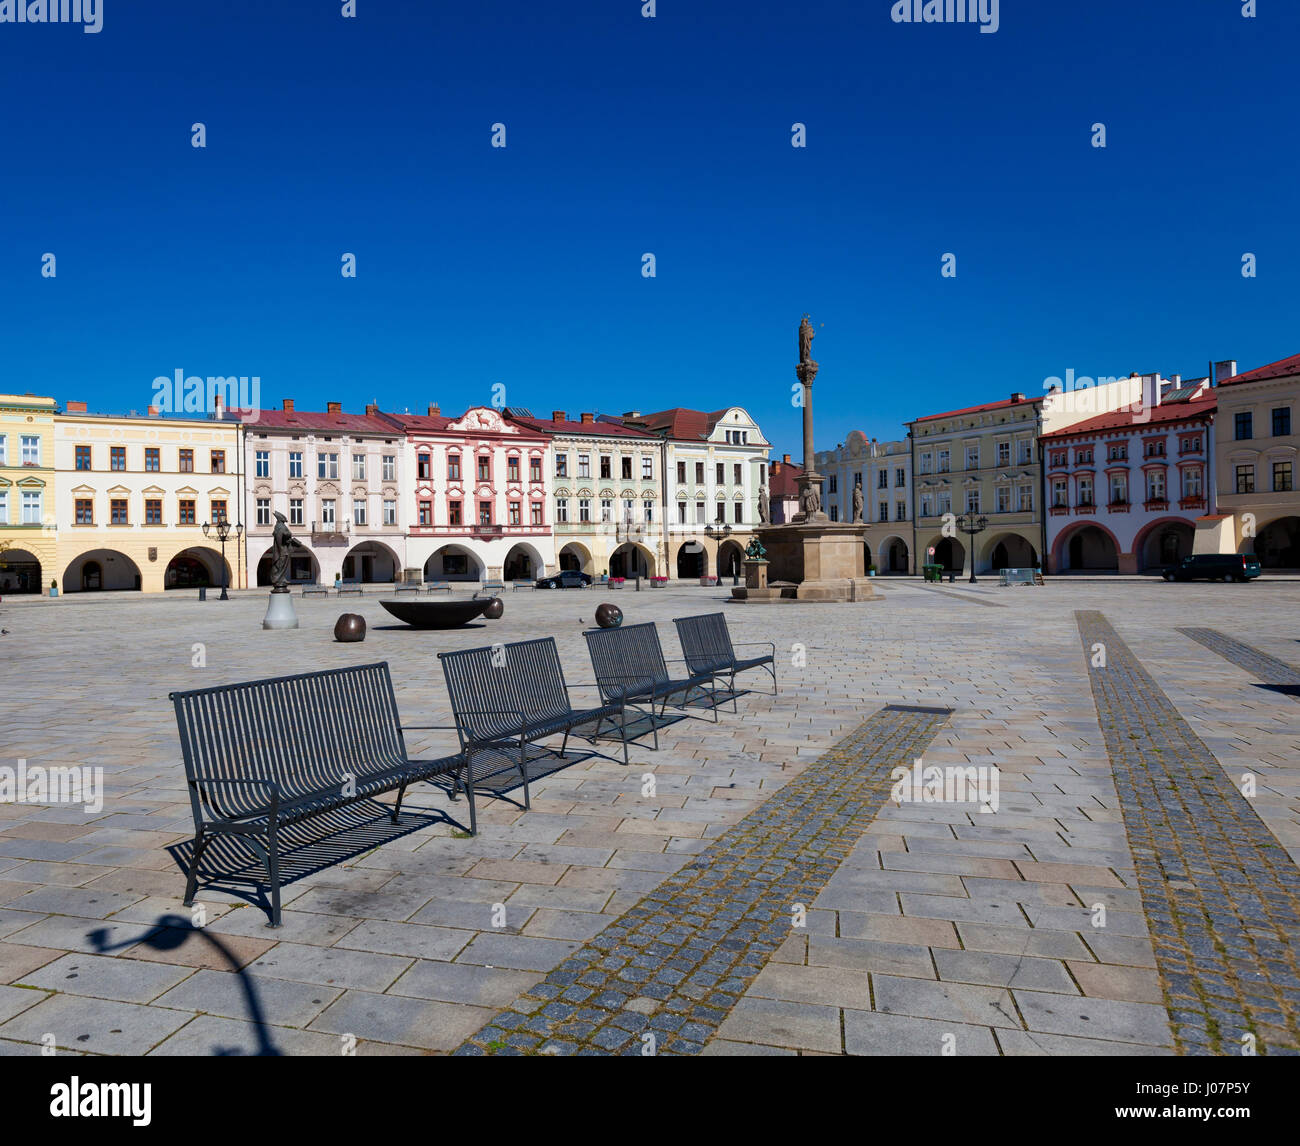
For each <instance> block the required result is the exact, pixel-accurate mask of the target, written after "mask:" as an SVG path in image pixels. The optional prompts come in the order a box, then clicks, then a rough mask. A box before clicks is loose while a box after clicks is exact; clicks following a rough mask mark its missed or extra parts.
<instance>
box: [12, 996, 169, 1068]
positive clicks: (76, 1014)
mask: <svg viewBox="0 0 1300 1146" xmlns="http://www.w3.org/2000/svg"><path fill="white" fill-rule="evenodd" d="M12 989H13V988H8V990H12ZM24 993H29V992H24ZM192 1018H194V1016H193V1015H192V1014H186V1013H184V1012H182V1011H172V1010H168V1009H166V1008H164V1007H144V1006H140V1005H138V1004H136V1003H119V1002H113V1001H110V1000H107V999H88V998H86V997H84V996H80V995H51V996H48V997H47V998H46V999H45V1000H44V1001H43V1002H41V1003H38V1004H37V1005H36V1006H34V1007H30V1008H28V1009H27V1010H24V1011H23V1012H22V1013H21V1014H19V1015H18V1016H17V1017H16V1018H12V1019H10V1020H9V1021H8V1022H6V1023H4V1024H3V1025H0V1038H6V1039H18V1040H20V1041H23V1042H31V1043H39V1042H41V1041H42V1039H43V1038H44V1037H45V1035H47V1034H51V1035H53V1036H54V1045H55V1046H56V1047H57V1048H59V1049H65V1048H66V1049H67V1050H82V1051H92V1052H94V1053H96V1054H112V1055H142V1054H145V1053H146V1052H147V1051H148V1050H150V1049H151V1048H152V1047H154V1046H155V1045H157V1044H158V1043H160V1042H162V1040H163V1039H165V1038H166V1037H167V1036H168V1035H170V1034H173V1033H174V1032H176V1031H178V1030H180V1028H181V1027H183V1026H184V1025H185V1024H186V1023H188V1022H189V1021H190V1020H191V1019H192Z"/></svg>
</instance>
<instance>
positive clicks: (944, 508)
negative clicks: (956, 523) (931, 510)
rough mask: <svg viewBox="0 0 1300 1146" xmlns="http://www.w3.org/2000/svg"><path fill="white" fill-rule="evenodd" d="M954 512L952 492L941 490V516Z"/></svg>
mask: <svg viewBox="0 0 1300 1146" xmlns="http://www.w3.org/2000/svg"><path fill="white" fill-rule="evenodd" d="M951 512H952V492H951V491H950V490H946V489H945V490H941V491H940V493H939V516H940V517H942V516H943V515H944V514H945V513H951Z"/></svg>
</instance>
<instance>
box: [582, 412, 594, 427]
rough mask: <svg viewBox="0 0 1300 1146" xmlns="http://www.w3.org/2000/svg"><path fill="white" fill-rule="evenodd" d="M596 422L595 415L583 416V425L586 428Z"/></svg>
mask: <svg viewBox="0 0 1300 1146" xmlns="http://www.w3.org/2000/svg"><path fill="white" fill-rule="evenodd" d="M595 421H596V415H595V414H583V415H582V424H583V425H584V426H589V425H591V424H593V423H594V422H595Z"/></svg>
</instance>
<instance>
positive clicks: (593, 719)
mask: <svg viewBox="0 0 1300 1146" xmlns="http://www.w3.org/2000/svg"><path fill="white" fill-rule="evenodd" d="M438 659H439V660H440V661H441V662H442V672H443V676H444V677H445V678H446V681H447V692H448V694H449V696H450V697H451V710H452V714H453V715H454V717H455V720H456V731H457V733H458V735H459V736H460V745H461V751H462V752H463V753H464V755H465V759H466V761H467V762H468V763H467V768H468V770H469V774H470V776H471V777H472V779H473V781H474V782H475V783H478V782H482V781H487V780H492V779H496V778H497V777H501V776H503V775H507V774H510V773H514V772H517V773H518V774H519V777H520V779H521V780H522V783H523V789H524V807H525V808H530V807H532V802H531V798H530V796H529V793H528V782H529V780H530V779H536V778H537V777H538V776H541V775H546V774H547V772H553V771H556V770H557V769H558V768H560V767H564V766H566V765H567V759H566V757H565V751H566V750H567V748H568V746H569V734H570V733H571V732H574V731H575V730H577V729H580V728H582V727H583V726H585V725H594V726H595V727H594V730H593V731H591V732H590V733H587V734H585V735H587V738H588V739H590V740H591V741H592V743H595V740H596V737H597V736H599V735H600V730H601V728H602V726H603V725H604V724H605V722H606V721H609V722H610V723H611V724H613V725H616V726H617V727H618V729H619V732H620V735H621V736H622V739H623V763H624V764H626V763H627V762H628V756H627V723H626V722H627V711H626V707H625V705H624V704H623V703H622V702H618V703H612V702H611V703H602V704H599V705H597V706H595V707H594V708H582V709H576V708H574V707H573V704H572V703H571V702H570V700H569V685H567V684H566V683H565V680H564V670H563V669H562V668H561V667H560V654H559V652H558V651H557V650H556V647H555V638H554V637H542V638H540V639H537V640H532V641H516V642H514V643H512V644H506V645H491V646H488V647H486V648H479V649H462V650H457V651H455V652H441V653H439V654H438ZM560 734H563V736H564V740H563V742H562V743H561V745H560V751H559V753H558V756H557V754H555V753H553V752H546V753H540V754H539V755H538V756H534V755H533V754H532V753H531V752H530V750H529V748H530V745H534V744H536V742H537V741H539V740H544V739H546V738H547V737H551V736H557V735H560ZM580 735H583V734H582V733H580ZM543 755H544V756H547V757H550V758H551V760H550V766H549V767H548V766H547V762H546V761H545V760H542V759H541V758H540V757H541V756H543ZM556 759H558V760H560V761H564V762H565V763H564V764H558V763H556V762H555V761H556ZM471 810H472V809H471Z"/></svg>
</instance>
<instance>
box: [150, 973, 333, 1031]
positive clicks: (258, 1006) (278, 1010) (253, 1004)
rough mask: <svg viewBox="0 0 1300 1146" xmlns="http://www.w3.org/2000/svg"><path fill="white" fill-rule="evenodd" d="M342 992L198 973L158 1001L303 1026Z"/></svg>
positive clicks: (232, 1016) (162, 1004) (274, 1023)
mask: <svg viewBox="0 0 1300 1146" xmlns="http://www.w3.org/2000/svg"><path fill="white" fill-rule="evenodd" d="M342 993H343V992H342V990H341V989H340V988H337V987H321V986H318V985H316V984H314V983H295V982H292V981H290V980H288V979H273V978H271V977H269V976H260V975H258V976H254V975H236V974H233V973H231V972H228V971H206V970H204V971H198V972H196V973H195V974H193V975H192V976H190V978H188V979H186V980H185V982H183V983H181V984H180V985H179V986H176V987H173V988H172V989H171V990H170V991H168V992H167V993H166V994H165V995H162V996H160V997H159V998H158V999H156V1000H155V1001H156V1002H157V1004H158V1006H160V1007H175V1008H177V1009H178V1010H182V1011H204V1012H206V1013H207V1014H210V1015H220V1016H222V1017H224V1018H229V1019H242V1020H245V1021H249V1022H254V1023H256V1024H260V1025H271V1026H287V1027H304V1026H306V1025H307V1024H308V1023H309V1022H310V1021H311V1020H312V1019H314V1018H315V1017H316V1016H317V1015H318V1014H320V1012H321V1011H323V1010H324V1009H325V1008H326V1007H327V1006H329V1005H330V1003H332V1002H333V1001H334V1000H335V999H337V998H338V997H339V995H341V994H342Z"/></svg>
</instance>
